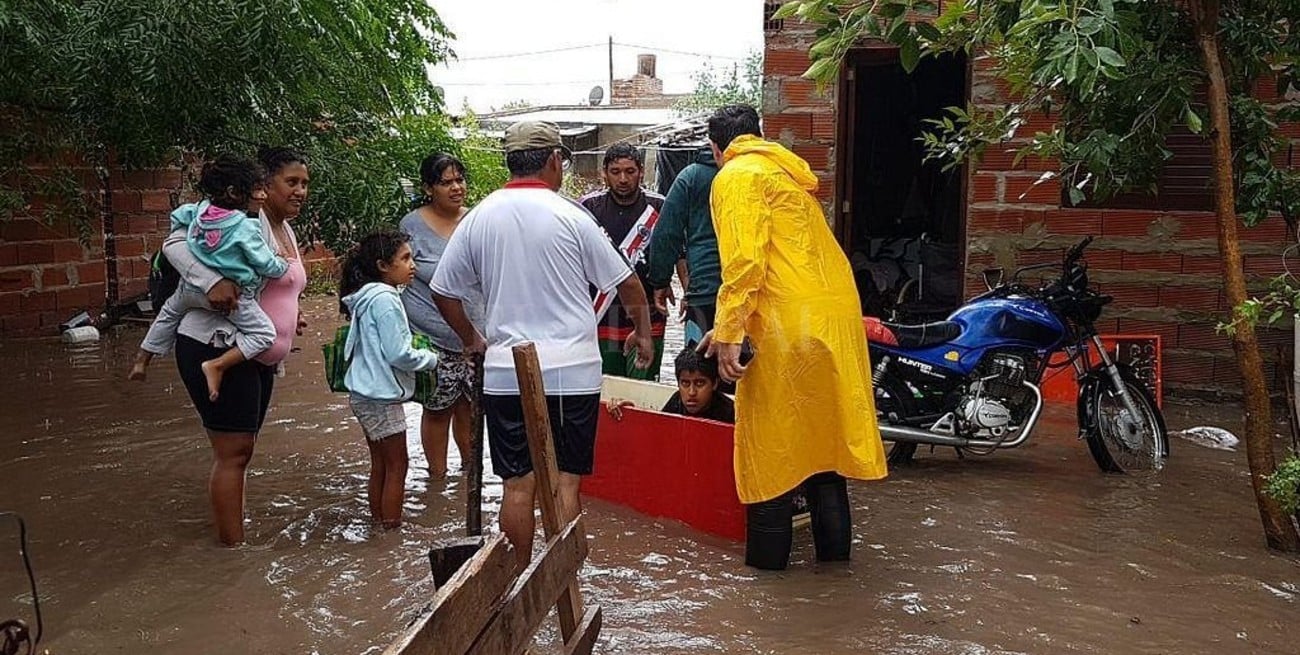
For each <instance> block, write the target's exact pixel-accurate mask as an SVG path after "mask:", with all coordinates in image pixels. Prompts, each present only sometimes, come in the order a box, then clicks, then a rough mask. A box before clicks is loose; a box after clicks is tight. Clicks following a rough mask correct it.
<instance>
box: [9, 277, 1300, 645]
mask: <svg viewBox="0 0 1300 655" xmlns="http://www.w3.org/2000/svg"><path fill="white" fill-rule="evenodd" d="M331 300H332V299H329V298H314V299H311V300H310V301H308V302H307V303H306V304H305V305H304V307H305V308H307V309H308V310H309V319H310V320H311V322H312V325H311V327H310V328H309V330H308V333H307V335H306V336H304V337H302V338H300V339H299V340H298V342H297V345H298V346H299V347H300V348H301V351H300V352H297V353H294V354H293V355H291V356H290V359H289V361H288V363H287V365H288V375H287V377H285V378H283V379H281V380H278V381H277V384H276V390H275V396H274V399H273V402H272V409H271V414H270V416H269V418H268V421H267V426H266V428H265V429H264V432H263V434H262V437H261V439H260V440H259V443H258V447H257V448H258V449H257V453H256V455H255V456H254V460H253V464H252V466H251V468H250V471H251V473H250V477H249V481H248V487H247V496H248V499H247V509H248V517H249V522H248V528H249V532H248V538H249V544H250V545H248V546H245V547H242V548H239V549H233V550H227V549H222V548H218V547H217V546H216V545H215V543H214V540H213V535H212V530H211V527H210V525H209V517H208V505H207V499H206V483H207V473H208V468H209V466H210V465H211V454H210V450H209V447H208V444H207V441H206V439H205V438H204V437H203V436H202V433H201V430H200V428H199V424H198V420H197V418H196V417H195V415H194V414H193V412H192V410H191V408H190V407H189V399H188V397H187V396H186V394H185V391H184V388H183V387H182V386H181V384H180V382H179V379H178V377H177V374H176V370H175V364H174V362H173V360H171V359H170V358H167V359H163V360H159V361H157V362H155V364H154V365H153V367H152V368H151V370H150V378H149V380H148V381H147V382H145V383H142V384H134V383H133V384H128V383H127V382H126V381H125V371H126V369H127V365H128V362H129V359H130V357H131V356H132V355H133V353H134V349H135V347H136V345H137V344H138V342H139V339H140V338H141V337H142V336H143V330H142V329H140V328H138V327H133V328H132V329H128V330H126V331H123V332H120V333H117V334H114V335H110V336H108V337H106V338H105V340H104V341H103V342H101V343H100V344H97V345H94V346H90V347H87V348H74V347H67V346H64V345H62V344H60V343H57V342H55V341H49V340H47V341H7V342H3V343H0V366H2V367H3V368H2V370H4V371H5V372H6V375H5V377H4V381H3V382H0V385H2V388H0V416H3V417H4V424H5V431H4V432H3V434H2V435H0V448H2V449H3V455H0V510H11V511H16V512H18V513H21V514H22V515H23V516H24V517H25V518H26V520H27V522H28V530H29V540H30V552H31V558H32V565H33V567H34V569H35V572H36V575H37V578H38V584H39V588H40V597H41V603H42V608H43V610H44V618H45V638H44V640H43V642H42V646H43V647H44V648H48V649H49V650H50V652H51V653H53V654H54V655H61V654H66V653H106V652H152V653H192V654H202V653H327V654H335V653H339V654H351V653H378V652H380V651H382V649H383V647H384V646H385V645H386V644H387V642H388V641H389V639H391V638H392V637H393V636H394V635H395V634H396V633H397V632H398V631H399V630H400V629H401V628H402V627H403V626H405V625H406V624H407V623H408V622H409V621H410V620H412V619H413V618H414V617H415V616H416V614H417V613H418V612H419V611H420V609H421V608H422V607H423V606H424V604H425V603H426V602H427V600H428V599H429V597H430V596H431V594H432V588H433V587H432V581H431V580H430V578H429V575H428V572H429V567H428V561H427V559H426V553H427V550H428V545H429V543H430V542H431V541H433V540H435V539H438V538H442V537H456V536H460V535H461V534H462V532H463V526H464V496H465V494H464V488H463V486H462V485H461V480H462V478H461V477H460V475H459V472H458V467H455V466H454V467H453V468H456V469H457V473H456V474H454V475H453V476H451V477H450V478H448V480H447V481H446V482H438V483H436V484H430V482H429V480H428V478H427V475H426V472H425V470H424V459H423V454H422V453H421V451H420V446H419V437H418V432H417V431H416V430H415V429H414V428H415V427H416V426H417V425H418V419H419V416H418V413H417V410H416V408H415V406H413V405H410V406H408V414H407V418H408V424H409V425H410V426H411V427H412V428H413V429H412V430H411V431H410V432H409V434H408V443H409V446H410V450H411V457H412V469H411V477H410V479H409V480H408V494H407V519H408V525H407V526H406V527H404V528H403V529H402V530H401V531H400V532H395V533H388V534H377V533H373V532H371V530H370V529H369V527H368V517H367V510H366V503H365V497H364V492H365V489H364V486H365V476H366V473H367V470H368V460H367V456H366V449H365V445H364V443H363V437H362V436H361V433H360V430H359V428H357V426H356V423H355V421H354V420H353V418H352V416H351V413H350V411H349V410H348V407H347V403H346V397H345V396H343V395H340V394H331V393H329V391H328V390H327V389H326V387H325V385H324V381H323V376H322V372H321V364H320V359H321V357H320V347H319V346H320V344H321V343H322V342H324V341H325V340H326V339H327V338H328V336H327V335H332V334H333V329H334V326H335V325H336V324H337V323H336V319H335V317H334V316H333V313H332V311H331ZM674 352H675V349H674V348H673V347H672V346H670V347H669V348H668V353H669V354H668V355H666V359H671V354H672V353H674ZM667 368H669V369H671V362H669V363H668V367H667ZM1206 412H1207V410H1206V409H1205V408H1192V409H1187V408H1172V409H1171V410H1170V415H1169V422H1170V424H1171V428H1175V429H1176V428H1181V427H1187V426H1190V425H1202V424H1206V421H1207V419H1206V418H1205V414H1206ZM1210 424H1213V423H1210ZM1223 427H1227V428H1229V429H1233V430H1234V431H1235V430H1237V429H1239V426H1238V425H1236V424H1234V423H1232V422H1228V423H1223ZM1172 449H1173V455H1172V457H1171V459H1170V461H1169V464H1168V466H1167V467H1166V469H1165V470H1164V472H1162V473H1161V474H1160V475H1159V476H1158V477H1154V478H1150V477H1148V478H1143V477H1113V476H1103V475H1101V474H1100V473H1099V472H1098V471H1097V468H1096V466H1095V465H1094V464H1093V462H1092V459H1091V458H1090V457H1089V456H1088V453H1087V449H1086V447H1085V446H1084V445H1083V444H1081V443H1079V442H1077V441H1076V440H1075V430H1074V423H1073V413H1072V408H1070V407H1065V408H1059V409H1057V410H1052V411H1050V412H1049V413H1047V415H1046V417H1045V419H1044V423H1043V424H1042V426H1041V429H1040V432H1039V433H1037V434H1036V435H1035V437H1034V439H1033V440H1032V441H1031V443H1030V444H1029V445H1028V446H1027V447H1025V448H1023V449H1020V450H1017V451H1011V452H1004V453H999V454H997V455H994V456H992V457H989V458H968V459H966V460H959V459H957V458H956V457H955V456H954V455H953V454H952V453H951V452H950V451H940V452H936V453H934V454H929V453H928V452H926V451H925V450H924V449H922V451H921V453H920V458H921V459H920V461H919V464H918V466H916V467H913V468H907V469H899V470H895V471H891V476H890V478H889V479H888V480H886V481H884V482H881V483H874V484H852V483H851V484H850V493H851V495H852V500H853V504H854V514H853V519H854V523H855V531H856V534H857V538H858V543H857V544H856V546H855V550H854V561H853V562H852V563H851V564H848V565H836V566H825V567H819V566H816V565H814V564H813V562H812V561H811V559H812V546H811V542H810V537H809V535H808V532H807V530H806V529H804V530H799V531H797V532H796V536H795V556H794V561H793V562H792V565H791V568H790V569H789V570H788V571H785V572H782V573H763V574H759V573H757V572H755V571H753V570H751V569H747V568H746V567H745V566H744V565H743V545H742V544H739V543H733V542H727V541H723V540H719V539H714V538H710V537H704V536H702V535H700V534H699V533H696V532H693V531H691V530H689V529H687V528H685V527H683V526H680V525H676V524H671V523H665V522H662V521H655V520H651V519H648V518H645V517H642V516H640V515H637V514H634V513H632V512H630V511H627V510H624V509H622V508H619V507H616V506H612V505H609V504H606V503H601V502H598V501H591V502H589V503H588V506H587V510H588V514H589V519H588V521H587V527H588V530H589V531H590V533H591V539H592V549H591V554H590V558H589V560H588V565H587V567H586V569H585V570H584V574H583V593H584V596H585V597H586V598H587V599H588V602H589V603H598V604H600V605H602V606H603V607H604V611H605V621H604V626H605V627H604V629H603V631H602V633H601V634H602V638H601V643H600V645H599V646H598V651H599V652H604V653H664V654H668V653H674V654H676V653H773V654H782V655H786V654H799V653H808V654H830V653H867V652H870V653H897V654H949V653H961V654H971V655H975V654H980V655H983V654H992V653H1115V654H1129V653H1132V654H1138V653H1143V654H1145V653H1180V654H1191V653H1207V654H1208V653H1216V654H1217V653H1278V654H1286V655H1293V654H1294V653H1296V652H1297V643H1300V619H1297V617H1300V565H1298V564H1297V563H1296V561H1295V560H1291V559H1286V558H1281V557H1275V556H1272V555H1269V554H1268V553H1267V552H1266V550H1265V549H1264V546H1263V537H1262V532H1261V529H1260V526H1259V519H1258V515H1257V513H1256V510H1255V508H1254V504H1253V499H1252V498H1251V495H1250V487H1249V482H1248V478H1247V473H1246V464H1245V455H1244V453H1243V452H1223V451H1216V450H1209V449H1205V448H1199V447H1196V446H1192V445H1190V444H1188V443H1186V442H1184V441H1181V440H1174V443H1173V444H1172ZM453 457H454V453H453ZM646 465H648V466H652V465H654V462H647V463H646ZM489 469H490V467H489ZM485 479H486V482H487V486H486V488H485V490H484V498H485V501H486V503H487V506H486V514H485V517H484V522H485V525H488V526H490V528H489V529H491V530H495V516H496V509H497V503H498V502H499V498H500V481H499V480H498V479H496V478H495V477H493V476H491V475H490V471H489V474H487V475H485ZM17 552H18V531H17V528H16V526H15V525H14V524H13V523H12V522H9V521H0V620H3V619H6V618H10V617H14V616H20V617H22V618H24V619H27V620H30V619H31V598H30V595H29V593H28V591H27V582H26V576H25V574H24V573H23V569H22V561H21V559H20V558H19V557H18V555H17ZM548 624H553V621H550V622H548Z"/></svg>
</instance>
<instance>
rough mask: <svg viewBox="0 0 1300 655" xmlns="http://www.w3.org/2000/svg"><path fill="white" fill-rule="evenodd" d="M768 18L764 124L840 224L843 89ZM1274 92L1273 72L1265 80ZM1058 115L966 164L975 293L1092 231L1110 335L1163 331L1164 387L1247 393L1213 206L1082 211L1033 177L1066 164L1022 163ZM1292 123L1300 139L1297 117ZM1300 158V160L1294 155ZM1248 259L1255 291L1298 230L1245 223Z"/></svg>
mask: <svg viewBox="0 0 1300 655" xmlns="http://www.w3.org/2000/svg"><path fill="white" fill-rule="evenodd" d="M765 27H766V47H765V52H764V87H763V108H762V110H763V111H762V113H763V124H764V131H765V134H766V135H767V136H768V137H769V138H772V139H775V140H777V141H780V142H782V143H783V144H785V145H786V146H788V147H790V148H791V149H793V150H794V152H796V153H797V154H799V155H800V156H802V157H803V158H804V159H806V160H807V161H808V163H809V164H810V166H811V167H812V168H813V170H814V172H816V173H817V175H818V177H819V179H820V180H821V181H822V184H821V186H820V188H819V189H818V192H817V197H818V198H819V199H820V200H821V201H822V203H823V206H824V208H825V209H826V212H827V220H828V221H829V222H830V223H831V224H832V226H834V225H835V222H836V220H837V214H836V212H834V211H832V210H833V209H835V208H836V207H838V205H839V203H840V199H839V198H837V197H836V181H837V179H836V173H837V163H838V161H837V158H838V157H840V156H841V155H842V154H843V153H841V152H839V149H840V145H839V144H840V142H841V140H842V131H843V126H841V125H840V124H839V116H838V106H839V105H838V99H837V97H836V96H837V91H838V89H836V88H830V89H827V90H825V91H818V90H817V89H816V87H815V85H814V84H813V83H812V82H809V81H807V80H804V79H802V78H801V77H800V76H801V75H802V74H803V72H804V71H805V70H807V68H808V66H809V60H808V54H807V53H808V51H809V49H810V47H811V46H812V44H813V42H814V41H815V40H816V39H815V34H814V33H815V28H813V27H811V26H808V25H805V24H801V23H799V22H797V21H793V20H786V21H784V24H783V25H780V27H779V29H773V27H774V26H773V25H772V24H771V23H769V24H768V25H766V26H765ZM990 68H991V67H990V65H989V61H988V59H987V58H985V57H975V58H973V64H972V74H971V102H972V103H973V104H975V105H977V106H980V105H984V106H994V105H1001V104H1003V103H1005V102H1006V101H1007V100H1008V97H1007V90H1006V87H1005V85H1004V84H1003V83H1002V82H1001V81H999V80H998V79H996V78H995V77H994V76H993V74H992V73H991V72H990ZM1257 92H1258V94H1259V97H1261V98H1265V99H1266V100H1276V99H1277V97H1278V91H1277V88H1276V85H1275V84H1274V83H1273V82H1272V81H1265V83H1263V84H1261V85H1260V88H1259V89H1257ZM1054 121H1055V119H1054V118H1053V117H1052V116H1043V115H1040V116H1037V117H1036V118H1034V119H1033V120H1031V121H1030V122H1029V124H1027V125H1025V126H1023V127H1022V128H1021V129H1020V131H1019V132H1018V134H1017V139H1016V140H1013V141H1011V142H1009V143H1008V144H1007V145H1006V147H1004V148H995V149H991V150H990V151H989V152H988V153H986V155H985V156H984V157H983V160H982V161H980V162H978V163H977V164H975V165H973V166H972V167H970V169H969V170H968V175H969V178H968V184H967V197H966V204H967V225H966V244H965V245H966V248H965V253H966V261H965V270H966V296H967V297H970V296H971V295H974V294H975V293H978V292H979V291H982V290H983V289H984V287H983V283H982V281H981V279H980V273H981V271H982V270H984V269H985V268H988V267H990V266H995V265H996V266H1002V267H1004V268H1006V269H1008V270H1011V269H1012V268H1014V267H1016V266H1025V265H1028V264H1035V263H1042V262H1048V261H1053V262H1054V261H1059V260H1060V257H1061V254H1062V250H1063V249H1064V248H1066V247H1068V246H1069V245H1071V244H1073V243H1074V242H1076V241H1078V240H1079V239H1080V238H1082V237H1083V236H1085V235H1093V236H1095V237H1096V241H1094V243H1093V244H1092V246H1091V248H1090V250H1089V253H1088V262H1089V266H1090V268H1089V270H1090V273H1091V276H1092V279H1093V280H1094V281H1095V283H1096V285H1097V286H1098V287H1099V288H1100V290H1101V291H1102V292H1103V293H1106V294H1110V295H1112V296H1114V297H1115V302H1114V304H1112V305H1110V306H1109V307H1108V308H1107V310H1106V312H1105V314H1104V315H1103V320H1102V322H1101V324H1100V325H1099V329H1100V330H1101V331H1102V332H1103V333H1123V334H1158V335H1160V336H1161V337H1162V344H1163V349H1164V360H1163V377H1164V383H1165V388H1166V389H1168V390H1170V392H1172V393H1173V394H1176V395H1197V396H1202V395H1221V394H1226V395H1239V393H1240V391H1239V390H1240V384H1241V380H1240V374H1239V373H1238V371H1237V360H1236V356H1235V355H1234V354H1233V352H1232V350H1231V346H1230V344H1229V341H1228V339H1227V338H1226V337H1224V336H1222V335H1219V334H1217V333H1216V331H1215V325H1216V324H1217V323H1218V322H1219V321H1220V320H1222V318H1224V317H1225V316H1227V315H1228V309H1229V307H1228V304H1227V301H1226V299H1225V298H1224V294H1223V292H1222V283H1221V282H1220V280H1221V272H1220V271H1221V265H1220V258H1219V256H1218V242H1217V228H1216V225H1215V220H1214V215H1213V214H1212V213H1210V212H1161V211H1135V210H1118V209H1117V210H1102V209H1073V208H1063V207H1062V206H1061V188H1060V185H1059V182H1057V181H1055V180H1053V181H1049V182H1045V183H1043V184H1039V185H1036V186H1035V185H1034V182H1035V181H1036V180H1038V179H1039V178H1040V177H1041V176H1042V175H1043V173H1045V172H1048V171H1052V172H1056V170H1057V162H1053V161H1042V160H1034V159H1029V160H1026V161H1022V162H1020V163H1019V164H1014V165H1013V163H1012V162H1013V159H1014V157H1013V154H1012V153H1011V152H1008V149H1009V148H1010V149H1014V148H1015V147H1016V145H1017V143H1018V140H1019V139H1025V138H1028V137H1029V136H1030V135H1032V134H1033V133H1034V132H1036V131H1041V130H1047V129H1050V128H1051V127H1052V126H1053V124H1054ZM1284 132H1285V133H1286V134H1287V135H1288V136H1289V137H1290V138H1291V139H1293V140H1294V141H1293V143H1295V144H1296V145H1300V126H1298V125H1285V126H1284ZM1296 163H1297V164H1300V161H1298V162H1296ZM1240 235H1241V241H1242V251H1243V253H1244V255H1245V267H1246V272H1247V274H1248V276H1249V279H1250V281H1251V284H1252V286H1253V287H1254V288H1262V286H1264V285H1265V284H1266V283H1267V280H1268V279H1270V278H1272V277H1274V276H1276V275H1279V274H1281V273H1282V272H1283V267H1282V259H1281V256H1280V255H1281V252H1282V250H1283V248H1284V247H1285V246H1286V245H1287V244H1288V243H1294V239H1293V238H1292V237H1291V236H1290V235H1288V234H1287V232H1286V228H1285V224H1284V223H1283V221H1281V220H1280V219H1270V220H1269V221H1266V222H1265V223H1264V224H1262V225H1261V226H1259V227H1255V228H1245V227H1243V228H1242V229H1241V230H1240ZM1260 340H1261V343H1262V346H1263V350H1264V355H1265V358H1266V367H1267V370H1266V371H1265V373H1266V376H1267V379H1268V380H1270V381H1271V382H1272V381H1276V380H1279V379H1280V378H1279V377H1278V373H1277V361H1278V355H1279V352H1278V350H1279V348H1280V347H1281V346H1282V345H1283V344H1286V343H1289V342H1290V340H1291V331H1290V329H1285V330H1263V331H1261V334H1260Z"/></svg>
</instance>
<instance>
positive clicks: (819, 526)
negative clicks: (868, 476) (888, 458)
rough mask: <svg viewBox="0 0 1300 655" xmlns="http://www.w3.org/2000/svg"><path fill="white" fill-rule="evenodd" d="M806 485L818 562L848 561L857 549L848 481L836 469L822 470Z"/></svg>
mask: <svg viewBox="0 0 1300 655" xmlns="http://www.w3.org/2000/svg"><path fill="white" fill-rule="evenodd" d="M803 488H804V492H805V493H806V494H807V495H808V511H809V513H810V514H811V518H812V533H813V545H814V546H815V547H816V550H817V561H818V562H847V561H848V560H849V553H850V551H852V549H853V523H852V521H851V520H850V518H849V485H848V482H847V481H846V480H845V479H844V476H842V475H840V474H838V473H835V472H827V473H818V474H817V475H814V476H812V477H811V478H808V480H806V481H805V482H804V483H803Z"/></svg>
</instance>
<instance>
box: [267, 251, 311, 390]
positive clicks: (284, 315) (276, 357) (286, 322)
mask: <svg viewBox="0 0 1300 655" xmlns="http://www.w3.org/2000/svg"><path fill="white" fill-rule="evenodd" d="M289 235H290V236H289V238H290V239H293V233H292V232H290V233H289ZM281 250H282V251H290V252H284V255H285V257H286V259H288V260H289V270H288V272H286V273H285V274H284V275H282V276H280V277H279V278H268V279H267V280H266V285H265V286H263V287H262V296H261V298H260V299H259V300H258V301H257V304H259V305H261V307H262V311H264V312H266V315H267V316H269V317H270V318H271V323H272V324H274V325H275V341H274V342H272V343H271V347H270V348H267V349H266V351H265V352H263V353H262V354H261V355H258V356H257V361H259V362H262V363H263V364H269V365H275V364H279V363H280V362H281V361H284V358H285V357H286V356H287V355H288V354H289V349H291V348H293V337H294V335H295V334H296V333H297V332H298V297H299V296H301V295H302V291H303V289H306V288H307V269H305V268H303V265H302V260H301V259H299V254H298V244H297V243H293V244H290V245H289V247H288V248H282V249H281Z"/></svg>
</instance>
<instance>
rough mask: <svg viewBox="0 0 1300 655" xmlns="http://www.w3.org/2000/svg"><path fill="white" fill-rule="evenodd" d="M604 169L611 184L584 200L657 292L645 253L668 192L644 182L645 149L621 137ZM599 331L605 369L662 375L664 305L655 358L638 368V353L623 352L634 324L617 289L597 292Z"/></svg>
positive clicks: (641, 376) (640, 376)
mask: <svg viewBox="0 0 1300 655" xmlns="http://www.w3.org/2000/svg"><path fill="white" fill-rule="evenodd" d="M603 166H604V167H603V169H602V172H603V174H604V177H605V185H606V187H607V188H606V189H605V190H604V191H598V192H596V193H591V194H588V195H586V196H583V197H582V199H581V200H579V202H580V203H582V206H583V207H586V208H587V211H589V212H591V214H592V215H593V216H595V217H596V221H597V222H599V223H600V226H601V227H602V228H604V229H605V232H606V233H607V234H609V238H610V241H612V242H613V243H614V247H615V248H617V249H618V251H619V252H620V253H622V254H623V256H624V257H626V258H627V260H628V262H629V263H631V264H632V266H633V268H634V269H635V270H636V274H637V276H638V277H639V278H640V279H641V284H642V286H643V287H644V288H645V292H646V295H647V296H651V295H653V293H654V289H653V287H651V286H650V283H649V282H647V280H646V275H647V264H646V256H647V253H648V252H649V246H650V235H651V234H652V233H653V231H654V226H655V224H656V223H657V222H658V221H659V210H660V209H662V208H663V203H664V198H663V196H661V195H659V194H657V193H652V192H649V191H646V190H645V189H642V188H641V177H642V175H643V174H644V172H645V171H644V167H643V160H642V155H641V153H640V152H639V151H638V150H637V149H636V148H634V147H632V146H631V145H628V144H626V143H620V144H616V145H613V146H610V148H609V149H608V150H606V151H605V160H604V164H603ZM595 309H596V337H597V338H598V339H599V340H600V354H601V360H602V371H603V372H604V373H605V374H606V375H618V376H622V377H628V378H633V379H637V380H657V379H658V378H659V366H660V364H661V363H662V362H663V355H664V327H665V326H666V324H667V321H668V317H667V316H666V315H665V314H664V313H663V312H659V311H652V312H651V315H650V327H651V331H650V335H651V337H652V338H653V340H654V348H655V353H654V358H653V360H652V361H651V363H650V366H649V368H644V369H642V368H637V367H636V364H635V362H634V358H633V357H632V356H630V355H627V354H624V348H623V344H624V342H626V341H627V339H628V337H629V336H631V334H632V332H633V330H634V327H635V325H634V324H633V323H632V319H631V317H629V316H628V314H627V312H626V311H625V310H624V308H623V305H622V304H621V303H620V302H619V300H618V298H617V297H616V296H614V295H613V294H597V295H596V298H595Z"/></svg>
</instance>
